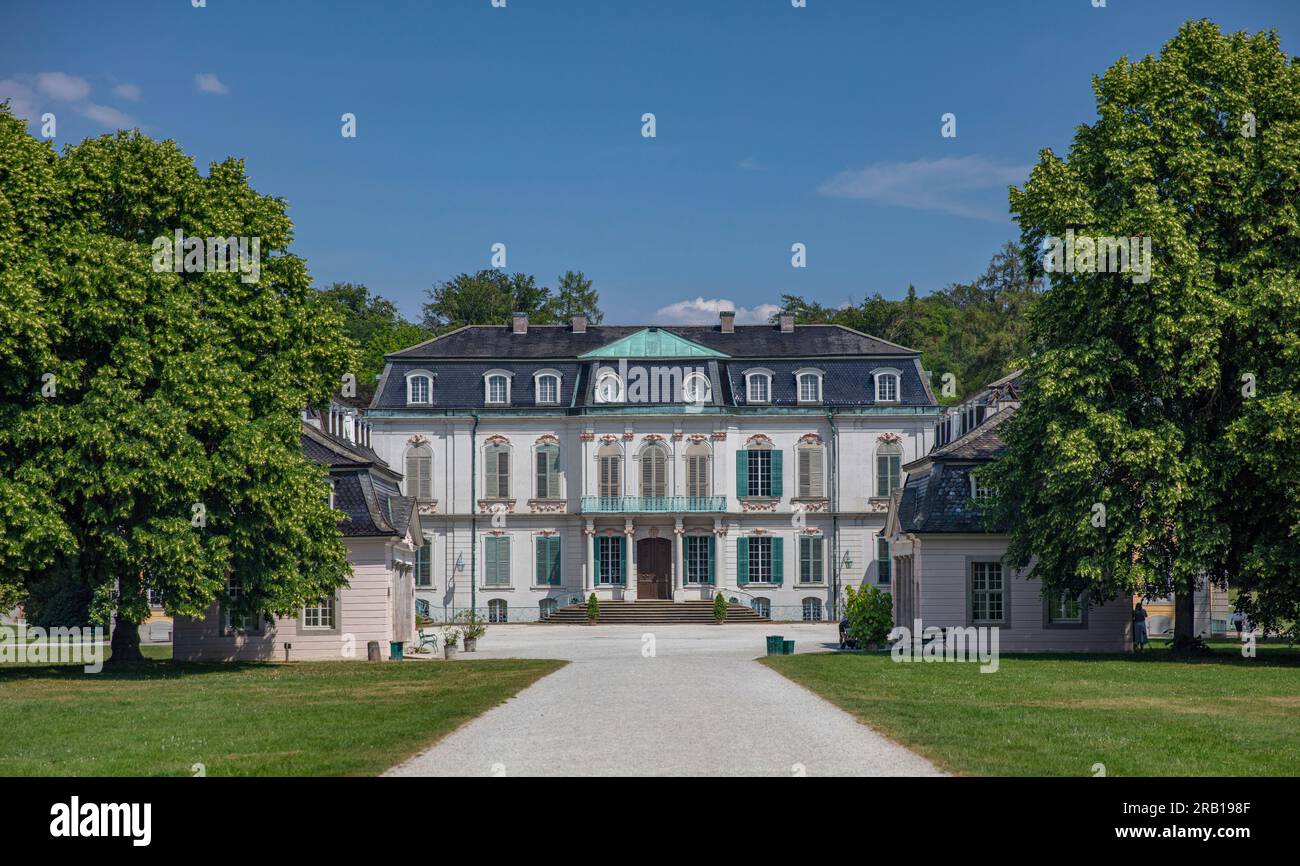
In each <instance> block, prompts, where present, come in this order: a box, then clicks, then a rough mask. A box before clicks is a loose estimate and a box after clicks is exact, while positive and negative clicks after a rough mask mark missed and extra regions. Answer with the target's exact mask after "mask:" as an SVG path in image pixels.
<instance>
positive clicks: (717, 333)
mask: <svg viewBox="0 0 1300 866" xmlns="http://www.w3.org/2000/svg"><path fill="white" fill-rule="evenodd" d="M648 330H650V326H646V325H589V326H587V330H586V331H585V332H583V333H574V332H573V331H572V329H571V328H570V327H569V326H568V325H529V326H528V332H527V333H524V334H516V333H514V331H513V329H512V328H511V326H509V325H469V326H466V327H464V328H460V329H458V330H455V331H452V332H450V333H447V334H444V335H442V336H441V337H435V338H434V339H432V340H428V341H426V342H423V343H420V344H419V345H416V346H412V347H410V348H409V349H403V350H401V351H400V352H394V353H393V354H391V355H389V356H388V358H389V360H393V361H397V360H407V359H416V358H429V359H435V358H441V359H453V358H454V359H469V358H496V359H509V358H520V359H530V360H531V359H542V358H549V359H557V360H558V359H563V358H569V359H575V360H576V359H578V358H581V357H582V356H584V355H587V354H588V353H591V352H596V351H599V350H600V349H602V348H604V347H607V346H609V345H610V344H612V343H615V342H616V341H619V340H623V339H625V338H627V337H631V336H633V335H635V334H638V333H642V332H646V331H648ZM655 330H656V331H657V332H658V333H659V334H660V335H661V338H663V339H666V340H672V339H674V338H676V339H680V340H685V341H689V342H690V343H692V344H696V345H698V346H701V347H704V348H705V349H708V350H711V351H713V352H717V353H720V354H722V355H726V356H728V357H731V358H813V357H829V356H836V355H840V356H844V355H848V356H868V355H869V356H879V355H894V356H899V357H909V356H917V355H919V354H920V353H919V352H917V351H916V350H915V349H908V348H906V347H904V346H899V345H896V344H894V343H890V342H889V341H887V340H881V339H879V338H878V337H872V336H869V335H867V334H863V333H861V332H860V331H855V330H853V329H851V328H846V327H844V326H843V325H795V328H794V330H793V331H792V332H790V333H784V332H782V331H781V329H780V327H779V326H777V325H736V326H735V331H733V332H731V333H724V332H723V331H722V329H721V327H720V326H718V325H662V326H655ZM642 357H644V356H642ZM658 357H689V355H671V354H665V355H660V356H658Z"/></svg>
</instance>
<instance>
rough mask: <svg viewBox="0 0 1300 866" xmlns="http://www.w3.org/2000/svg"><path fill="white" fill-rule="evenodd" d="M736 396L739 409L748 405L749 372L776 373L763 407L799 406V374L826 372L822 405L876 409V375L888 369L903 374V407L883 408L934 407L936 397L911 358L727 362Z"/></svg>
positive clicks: (900, 391) (732, 389)
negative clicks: (769, 395)
mask: <svg viewBox="0 0 1300 866" xmlns="http://www.w3.org/2000/svg"><path fill="white" fill-rule="evenodd" d="M725 366H726V369H727V373H728V378H729V381H730V385H731V391H732V393H733V394H734V395H735V405H737V406H744V405H747V403H746V397H747V395H746V392H745V372H746V371H747V370H755V369H766V370H771V371H772V400H771V402H770V403H762V404H756V405H763V406H798V405H799V394H798V383H797V382H796V380H795V375H794V374H795V371H796V370H801V369H804V368H809V369H815V370H821V371H822V374H823V375H822V403H823V404H824V405H830V406H875V405H878V404H877V403H876V388H875V380H873V379H872V374H873V373H874V372H875V371H876V370H879V369H882V368H888V369H892V370H897V371H899V374H900V375H899V381H900V388H899V398H900V400H899V403H888V404H879V405H889V406H894V405H899V404H901V405H904V406H930V405H933V404H934V397H933V396H932V395H931V394H930V392H929V391H928V390H927V388H926V386H925V383H924V381H923V379H922V377H921V370H920V366H919V364H918V363H917V362H916V361H915V360H913V359H911V358H903V359H880V360H872V361H868V360H856V359H854V360H843V361H839V360H835V361H831V360H813V359H809V360H803V361H768V362H761V361H752V362H748V363H735V362H734V361H730V362H727V364H726V365H725Z"/></svg>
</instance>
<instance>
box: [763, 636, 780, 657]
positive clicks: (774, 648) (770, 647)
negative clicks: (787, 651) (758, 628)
mask: <svg viewBox="0 0 1300 866" xmlns="http://www.w3.org/2000/svg"><path fill="white" fill-rule="evenodd" d="M783 643H784V640H783V639H782V637H781V635H779V634H770V635H768V636H767V654H768V655H770V656H779V655H780V654H781V647H782V644H783Z"/></svg>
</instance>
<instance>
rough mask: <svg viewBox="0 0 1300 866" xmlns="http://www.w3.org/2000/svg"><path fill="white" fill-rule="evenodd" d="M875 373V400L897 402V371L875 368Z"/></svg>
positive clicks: (878, 401)
mask: <svg viewBox="0 0 1300 866" xmlns="http://www.w3.org/2000/svg"><path fill="white" fill-rule="evenodd" d="M875 375H876V402H877V403H897V402H898V371H897V370H877V371H876V374H875Z"/></svg>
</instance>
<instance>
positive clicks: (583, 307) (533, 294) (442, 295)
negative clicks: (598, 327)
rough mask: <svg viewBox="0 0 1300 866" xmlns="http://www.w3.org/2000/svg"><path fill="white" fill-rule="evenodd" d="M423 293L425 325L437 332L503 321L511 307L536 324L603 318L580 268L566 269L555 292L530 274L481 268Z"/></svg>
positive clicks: (498, 323)
mask: <svg viewBox="0 0 1300 866" xmlns="http://www.w3.org/2000/svg"><path fill="white" fill-rule="evenodd" d="M428 295H429V301H428V303H426V304H425V305H424V327H425V328H426V329H428V330H429V331H431V332H433V333H438V334H441V333H446V332H447V331H451V330H454V329H456V328H461V327H464V326H465V325H504V324H508V323H509V321H510V315H511V314H512V313H515V312H522V313H527V314H528V320H529V321H530V322H531V323H533V324H535V325H552V324H556V323H557V322H567V321H568V317H570V316H574V315H578V314H579V313H583V312H586V313H587V316H588V318H590V319H591V320H592V322H593V323H596V322H599V321H600V320H601V319H603V318H604V314H603V313H601V311H600V307H599V306H598V304H599V302H600V296H599V295H598V294H597V293H596V291H595V290H594V289H592V287H591V280H588V279H587V278H586V277H585V276H583V274H582V272H581V271H577V272H574V271H566V272H565V274H564V276H562V277H560V291H559V293H558V294H553V293H552V292H551V290H550V289H549V288H547V287H546V286H539V285H538V284H537V280H536V279H535V278H534V277H532V276H531V275H529V274H524V273H514V274H507V273H506V272H505V271H501V270H482V271H479V272H478V273H474V274H457V275H456V276H454V277H452V278H451V279H449V280H444V281H442V282H440V283H436V284H434V286H433V288H432V289H430V290H429V292H428ZM593 313H594V316H593V315H592V314H593Z"/></svg>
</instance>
